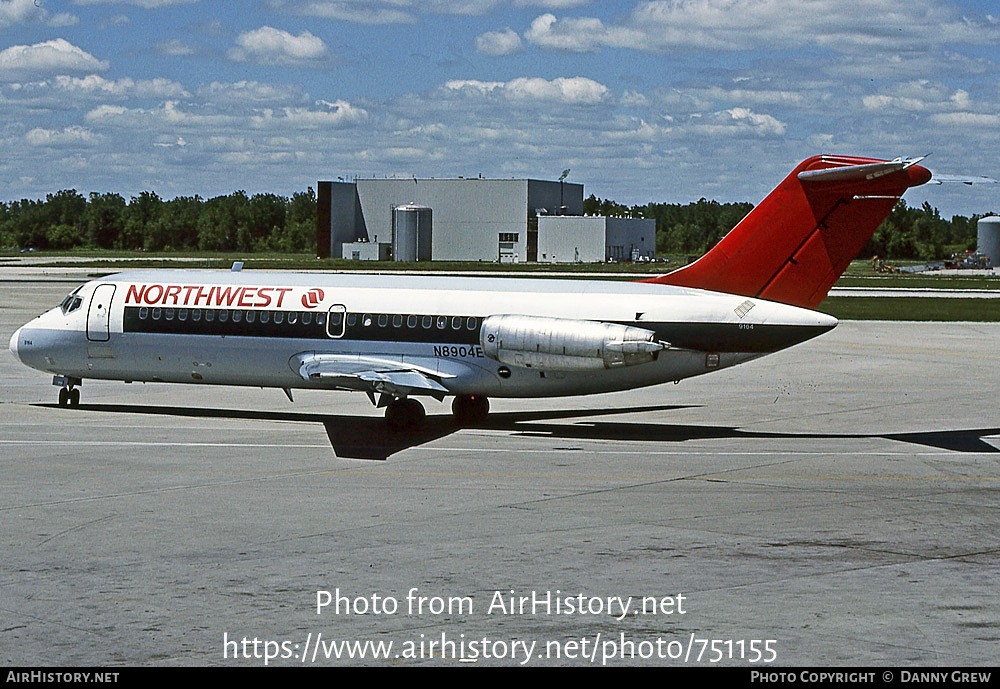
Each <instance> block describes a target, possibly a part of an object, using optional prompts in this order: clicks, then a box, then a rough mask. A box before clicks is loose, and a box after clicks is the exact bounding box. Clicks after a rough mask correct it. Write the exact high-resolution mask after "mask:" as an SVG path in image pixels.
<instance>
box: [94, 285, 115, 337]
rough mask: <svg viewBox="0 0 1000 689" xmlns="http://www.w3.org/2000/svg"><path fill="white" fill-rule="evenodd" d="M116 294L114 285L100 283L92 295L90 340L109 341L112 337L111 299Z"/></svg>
mask: <svg viewBox="0 0 1000 689" xmlns="http://www.w3.org/2000/svg"><path fill="white" fill-rule="evenodd" d="M114 295H115V286H114V285H98V286H97V289H95V290H94V293H93V294H92V295H91V297H90V308H89V309H88V310H87V339H88V340H92V341H94V342H107V341H108V340H110V339H111V299H112V297H114Z"/></svg>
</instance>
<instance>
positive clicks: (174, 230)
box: [0, 188, 982, 260]
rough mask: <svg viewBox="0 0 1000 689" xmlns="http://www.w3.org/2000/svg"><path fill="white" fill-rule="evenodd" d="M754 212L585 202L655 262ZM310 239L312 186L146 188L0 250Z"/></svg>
mask: <svg viewBox="0 0 1000 689" xmlns="http://www.w3.org/2000/svg"><path fill="white" fill-rule="evenodd" d="M752 209H753V204H750V203H718V202H717V201H708V200H706V199H700V200H698V201H697V202H695V203H688V204H677V203H647V204H644V205H635V206H625V205H622V204H619V203H616V202H615V201H612V200H610V199H599V198H597V197H596V196H594V195H593V194H591V195H590V196H589V197H588V198H587V199H585V200H584V202H583V211H584V213H585V214H589V215H605V216H612V217H614V216H630V217H636V218H653V219H655V220H656V252H657V254H659V255H661V256H662V255H667V254H671V255H690V256H695V255H701V254H703V253H705V252H706V251H708V250H709V249H711V248H712V247H713V246H715V244H716V243H717V242H718V241H719V240H720V239H721V238H722V237H723V236H725V234H726V233H727V232H729V231H730V230H731V229H732V228H733V227H734V226H735V225H736V224H737V223H738V222H739V221H740V220H741V219H743V217H744V216H745V215H746V214H747V213H749V212H750V211H751V210H752ZM980 217H982V216H980V215H973V216H972V217H971V218H967V217H964V216H961V215H956V216H954V217H952V218H951V219H950V220H946V219H944V218H942V217H941V214H940V213H939V212H938V211H937V209H936V208H932V207H931V206H930V205H929V204H927V203H925V204H923V206H921V207H920V208H910V207H908V206H907V205H906V203H905V202H903V201H900V202H899V203H897V204H896V207H895V208H894V209H893V211H892V213H890V214H889V217H888V218H886V219H885V221H884V222H883V223H882V224H881V225H880V226H879V228H878V229H877V230H876V231H875V234H874V235H873V236H872V238H871V239H870V240H869V241H868V243H867V244H866V245H865V247H864V249H862V251H861V254H860V255H859V258H865V259H867V258H871V257H872V256H880V257H882V258H887V259H922V260H934V259H940V258H945V257H947V256H948V255H950V254H951V253H952V252H955V251H964V250H965V249H974V248H975V244H976V222H977V221H978V219H979V218H980ZM315 236H316V193H315V191H314V190H313V189H312V188H310V189H308V190H307V191H304V192H298V193H295V194H293V195H292V197H291V198H287V197H284V196H277V195H275V194H254V195H253V196H248V195H247V193H246V192H244V191H237V192H234V193H232V194H229V195H227V196H216V197H214V198H210V199H203V198H201V197H200V196H180V197H177V198H175V199H172V200H164V199H161V198H160V197H159V196H157V195H156V194H155V193H153V192H149V191H144V192H142V193H141V194H139V195H138V196H133V197H131V198H130V199H128V200H126V199H125V198H124V197H122V196H121V195H119V194H115V193H104V194H99V193H96V192H93V193H91V194H90V195H89V196H84V195H83V194H80V193H79V192H77V191H76V190H75V189H66V190H63V191H59V192H56V193H54V194H48V195H47V196H46V197H45V199H44V200H31V199H23V200H21V201H12V202H9V203H6V202H0V247H21V248H23V247H33V248H36V249H56V250H63V249H74V248H91V249H119V250H128V251H136V250H143V251H191V250H200V251H234V252H243V253H251V252H260V251H272V252H289V253H299V252H311V251H312V250H313V249H314V248H315V241H316V240H315Z"/></svg>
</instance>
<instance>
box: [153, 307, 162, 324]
mask: <svg viewBox="0 0 1000 689" xmlns="http://www.w3.org/2000/svg"><path fill="white" fill-rule="evenodd" d="M162 313H163V311H161V310H160V309H158V308H157V309H153V320H154V321H158V320H160V314H162Z"/></svg>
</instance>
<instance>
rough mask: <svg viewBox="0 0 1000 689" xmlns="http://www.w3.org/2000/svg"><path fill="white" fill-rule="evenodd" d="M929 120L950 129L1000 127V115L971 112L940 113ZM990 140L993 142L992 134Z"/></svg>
mask: <svg viewBox="0 0 1000 689" xmlns="http://www.w3.org/2000/svg"><path fill="white" fill-rule="evenodd" d="M931 120H932V121H933V122H934V123H935V124H941V125H947V126H950V127H970V128H981V127H991V128H992V127H1000V115H995V114H989V113H973V112H949V113H940V114H937V115H932V116H931ZM989 137H990V138H991V139H994V140H995V137H994V136H993V134H992V133H990V134H989Z"/></svg>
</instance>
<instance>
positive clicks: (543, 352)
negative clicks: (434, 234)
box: [479, 314, 670, 371]
mask: <svg viewBox="0 0 1000 689" xmlns="http://www.w3.org/2000/svg"><path fill="white" fill-rule="evenodd" d="M479 341H480V344H482V347H483V352H484V353H485V354H486V356H489V357H492V358H493V359H496V360H497V361H500V362H502V363H504V364H509V365H511V366H521V367H524V368H543V369H546V370H549V371H585V370H592V369H604V368H620V367H622V366H635V365H636V364H645V363H648V362H650V361H654V360H655V359H656V357H657V355H658V354H659V353H660V352H661V351H662V350H664V349H667V348H668V347H670V344H669V343H667V342H661V341H659V340H657V339H656V333H654V332H653V331H651V330H646V329H645V328H636V327H634V326H627V325H619V324H617V323H602V322H599V321H585V320H578V319H573V318H550V317H547V316H521V315H513V314H507V315H501V316H490V317H489V318H486V319H485V320H484V321H483V327H482V330H481V331H480V336H479Z"/></svg>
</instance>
